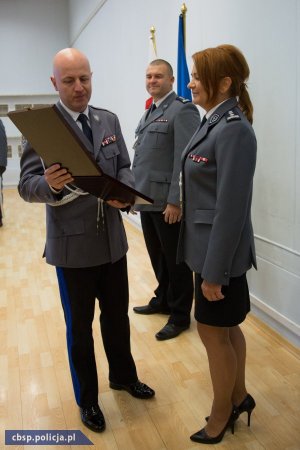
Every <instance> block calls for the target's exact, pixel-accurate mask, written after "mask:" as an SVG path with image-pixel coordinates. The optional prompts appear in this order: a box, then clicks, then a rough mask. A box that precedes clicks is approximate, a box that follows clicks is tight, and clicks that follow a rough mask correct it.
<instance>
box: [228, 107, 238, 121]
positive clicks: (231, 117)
mask: <svg viewBox="0 0 300 450" xmlns="http://www.w3.org/2000/svg"><path fill="white" fill-rule="evenodd" d="M225 118H226V122H233V121H234V120H241V117H240V116H239V114H237V113H236V112H234V111H232V109H231V110H230V111H228V112H227V113H226V115H225Z"/></svg>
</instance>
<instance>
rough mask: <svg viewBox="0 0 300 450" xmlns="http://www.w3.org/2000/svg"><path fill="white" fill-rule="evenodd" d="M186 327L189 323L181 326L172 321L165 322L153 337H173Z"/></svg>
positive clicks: (162, 338) (163, 339) (161, 338)
mask: <svg viewBox="0 0 300 450" xmlns="http://www.w3.org/2000/svg"><path fill="white" fill-rule="evenodd" d="M188 328H189V325H188V326H184V327H183V326H179V325H174V323H167V324H166V325H165V326H164V327H163V328H162V329H161V330H160V331H159V332H158V333H156V335H155V337H156V339H157V340H158V341H166V340H167V339H173V338H174V337H176V336H178V335H179V334H180V333H182V332H183V331H184V330H187V329H188Z"/></svg>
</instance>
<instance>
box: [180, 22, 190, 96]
mask: <svg viewBox="0 0 300 450" xmlns="http://www.w3.org/2000/svg"><path fill="white" fill-rule="evenodd" d="M189 82H190V76H189V71H188V67H187V63H186V56H185V48H184V22H183V16H182V14H180V15H179V25H178V54H177V94H178V95H180V96H181V97H185V98H188V99H190V100H192V94H191V91H190V89H188V87H187V84H188V83H189Z"/></svg>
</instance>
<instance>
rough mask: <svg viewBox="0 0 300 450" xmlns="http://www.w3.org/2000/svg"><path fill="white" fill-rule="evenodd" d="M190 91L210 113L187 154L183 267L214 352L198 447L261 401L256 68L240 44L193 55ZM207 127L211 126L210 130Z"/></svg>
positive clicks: (204, 335) (205, 341)
mask: <svg viewBox="0 0 300 450" xmlns="http://www.w3.org/2000/svg"><path fill="white" fill-rule="evenodd" d="M193 62H194V66H193V70H192V79H191V82H190V84H189V88H190V89H191V91H192V94H193V102H194V103H195V104H197V105H199V106H201V107H202V108H204V110H206V115H205V118H204V121H202V125H201V127H200V128H199V130H198V131H197V132H196V133H195V135H194V136H193V138H192V139H191V141H190V142H189V144H188V146H187V148H186V150H185V152H184V154H183V167H182V188H183V189H182V190H183V210H184V211H183V223H182V228H181V238H180V241H179V249H178V256H179V261H185V262H186V263H187V264H188V266H189V267H190V268H191V269H192V270H193V271H194V272H195V274H196V275H195V299H196V303H195V318H196V320H197V327H198V332H199V336H200V338H201V340H202V342H203V344H204V346H205V348H206V351H207V355H208V361H209V368H210V374H211V380H212V386H213V393H214V399H213V403H212V409H211V413H210V416H209V417H208V418H207V424H206V426H205V428H203V429H201V430H200V431H198V432H197V433H195V434H193V435H192V436H191V439H192V440H193V441H196V442H199V443H206V444H213V443H216V442H219V441H221V440H222V438H223V436H224V434H225V431H226V429H227V428H228V427H231V429H232V432H233V431H234V421H235V420H236V419H237V418H238V416H239V414H241V413H242V412H244V411H246V412H247V413H248V424H250V416H251V412H252V410H253V409H254V406H255V402H254V399H253V398H252V397H251V396H250V395H249V394H247V391H246V387H245V359H246V344H245V339H244V336H243V333H242V331H241V329H240V328H239V324H240V323H241V322H243V321H244V319H245V317H246V315H247V313H248V312H249V310H250V301H249V291H248V286H247V280H246V272H247V270H249V269H250V268H251V267H252V266H254V267H256V260H255V249H254V238H253V230H252V224H251V214H250V209H251V197H252V182H253V175H254V170H255V162H256V138H255V135H254V131H253V129H252V126H251V123H252V112H253V107H252V103H251V100H250V98H249V94H248V92H247V87H246V84H245V81H246V80H247V78H248V76H249V68H248V64H247V62H246V60H245V58H244V56H243V55H242V53H241V52H240V51H239V50H238V49H237V48H236V47H234V46H231V45H221V46H218V47H216V48H209V49H206V50H203V51H201V52H198V53H196V54H194V55H193ZM203 122H205V123H204V124H203Z"/></svg>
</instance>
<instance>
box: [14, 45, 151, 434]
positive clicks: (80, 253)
mask: <svg viewBox="0 0 300 450" xmlns="http://www.w3.org/2000/svg"><path fill="white" fill-rule="evenodd" d="M91 79H92V72H91V69H90V64H89V61H88V59H87V57H86V56H85V55H84V54H83V53H81V52H80V51H78V50H77V49H74V48H67V49H63V50H61V51H60V52H58V53H57V54H56V56H55V58H54V62H53V75H52V77H51V81H52V84H53V86H54V88H55V89H56V90H57V91H58V93H59V96H60V101H59V102H58V104H57V107H58V108H59V110H60V111H61V112H62V113H63V115H64V117H65V118H66V120H67V121H68V123H69V124H70V126H71V127H80V129H81V130H82V131H83V133H85V134H86V136H87V135H89V140H90V142H89V146H88V145H87V148H88V149H89V150H90V152H91V156H92V157H93V158H94V160H95V161H96V162H97V163H98V164H99V165H100V166H101V168H102V170H103V171H104V172H105V173H106V174H108V175H110V176H112V177H114V178H116V179H118V180H120V181H121V182H123V183H125V184H127V185H130V186H133V176H132V173H131V170H130V159H129V156H128V152H127V148H126V145H125V142H124V139H123V136H122V132H121V128H120V124H119V121H118V118H117V116H116V115H115V114H113V113H112V112H110V111H107V110H105V109H102V108H95V107H93V106H90V105H89V100H90V97H91V93H92V83H91ZM86 139H87V138H86ZM73 181H74V180H73V178H72V174H71V173H69V172H68V171H67V169H65V168H63V167H61V166H60V164H54V165H52V166H51V167H47V168H45V167H43V164H42V162H41V159H40V158H39V156H38V155H37V154H36V152H35V151H34V149H33V148H32V147H31V146H30V144H29V143H28V144H27V145H26V148H25V150H24V153H23V156H22V158H21V176H20V182H19V193H20V195H21V197H22V198H23V199H24V200H25V201H28V202H38V203H46V221H47V236H46V246H45V252H44V256H45V257H46V261H47V263H49V264H52V265H54V266H55V267H56V272H57V278H58V283H59V289H60V295H61V302H62V307H63V310H64V317H65V322H66V330H67V346H68V355H69V363H70V370H71V375H72V381H73V387H74V393H75V398H76V402H77V404H78V405H79V407H80V414H81V419H82V422H83V423H84V425H86V426H87V427H88V428H90V429H91V430H93V431H96V432H101V431H103V430H104V429H105V419H104V416H103V414H102V412H101V410H100V408H99V405H98V377H97V368H96V360H95V354H94V343H93V334H92V322H93V318H94V309H95V300H96V299H97V300H98V303H99V307H100V327H101V334H102V340H103V345H104V349H105V352H106V356H107V359H108V364H109V382H110V387H111V388H112V389H117V390H125V391H127V392H128V393H129V394H131V395H132V396H134V397H136V398H142V399H149V398H151V397H153V396H154V394H155V393H154V391H153V390H152V389H151V388H149V387H148V386H147V385H146V384H144V383H142V382H140V381H139V379H138V376H137V371H136V366H135V363H134V360H133V357H132V354H131V349H130V325H129V318H128V302H129V293H128V276H127V261H126V252H127V250H128V245H127V240H126V235H125V230H124V226H123V222H122V218H121V214H120V211H119V210H120V209H124V208H126V207H128V206H129V205H128V204H125V203H121V202H119V201H117V200H110V201H107V202H105V203H104V202H102V200H101V199H97V198H96V197H94V196H93V195H90V194H87V195H78V194H77V192H74V190H72V192H71V193H70V190H69V189H67V185H69V184H72V182H73ZM81 194H82V193H81ZM99 223H100V224H101V226H99ZM116 280H117V282H116Z"/></svg>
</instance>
